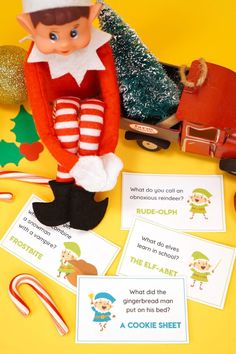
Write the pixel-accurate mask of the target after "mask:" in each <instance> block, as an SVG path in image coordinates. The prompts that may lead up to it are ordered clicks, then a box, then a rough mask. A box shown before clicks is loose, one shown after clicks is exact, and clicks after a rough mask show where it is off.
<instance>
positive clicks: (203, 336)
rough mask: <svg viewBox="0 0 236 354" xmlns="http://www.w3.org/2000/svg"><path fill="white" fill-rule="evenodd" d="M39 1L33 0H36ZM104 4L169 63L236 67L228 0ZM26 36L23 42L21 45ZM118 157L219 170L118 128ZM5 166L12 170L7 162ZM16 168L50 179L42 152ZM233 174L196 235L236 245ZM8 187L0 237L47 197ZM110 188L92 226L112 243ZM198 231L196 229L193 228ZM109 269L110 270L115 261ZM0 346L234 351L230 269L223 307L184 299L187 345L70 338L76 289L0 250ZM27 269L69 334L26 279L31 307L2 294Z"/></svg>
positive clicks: (32, 189)
mask: <svg viewBox="0 0 236 354" xmlns="http://www.w3.org/2000/svg"><path fill="white" fill-rule="evenodd" d="M39 1H40V0H39ZM109 4H110V5H111V6H112V7H113V8H114V9H115V10H116V11H117V12H118V13H119V14H120V15H122V17H123V18H124V19H125V20H126V22H128V23H129V24H130V25H131V26H132V27H133V28H135V29H136V30H137V32H138V33H139V35H140V37H141V38H142V39H143V41H144V42H145V43H146V44H147V45H148V47H149V48H150V50H151V51H152V52H153V53H154V54H156V55H157V56H158V57H159V58H160V60H161V61H164V62H169V63H173V64H178V65H179V64H182V63H186V64H190V63H191V61H192V59H195V58H198V57H204V58H205V59H207V60H208V61H211V62H214V63H217V64H221V65H223V66H227V67H229V68H231V69H233V70H236V60H235V37H236V31H235V18H236V2H235V0H224V1H223V0H221V1H219V0H198V1H193V0H192V1H186V0H159V1H158V0H145V1H138V0H126V1H124V0H109ZM20 11H21V1H20V0H11V1H4V2H3V1H1V5H0V44H1V45H3V44H13V45H17V44H18V40H19V39H20V38H22V37H23V36H24V35H25V33H24V31H23V30H21V28H20V27H19V25H18V24H17V22H16V19H15V18H16V15H17V14H18V13H20ZM27 46H28V43H26V44H24V47H25V48H27ZM17 111H18V108H17V107H8V108H6V107H0V121H1V124H0V127H1V128H0V139H6V140H10V139H14V136H13V135H11V134H12V133H10V129H12V127H13V123H12V122H11V121H10V118H13V117H14V116H16V114H17ZM117 153H118V155H119V156H120V157H121V158H122V159H123V161H124V166H125V167H124V170H125V171H128V172H143V173H183V174H188V173H190V174H220V173H221V172H220V170H219V169H218V161H217V160H215V159H208V158H204V157H201V156H195V155H189V154H184V153H182V152H181V151H180V150H179V148H178V146H177V144H176V145H175V144H173V146H171V148H170V149H169V150H168V151H162V152H159V153H151V152H147V151H144V150H141V149H140V148H138V147H137V145H136V143H135V142H127V141H125V140H124V131H120V140H119V145H118V148H117ZM4 169H8V170H10V169H11V170H15V169H16V167H15V166H14V165H12V164H8V165H6V166H5V168H4ZM17 169H18V170H21V171H25V172H31V173H36V174H40V175H44V176H48V177H51V178H53V176H54V174H55V169H56V164H55V162H54V160H53V159H52V157H50V155H49V153H48V152H46V151H44V153H43V154H41V157H40V159H39V160H38V161H36V162H28V161H26V160H25V159H24V160H22V161H21V162H20V165H19V166H18V167H17ZM235 182H236V177H233V176H230V175H227V174H224V186H225V206H226V221H227V232H226V233H201V234H200V236H201V237H203V238H207V239H210V240H213V241H217V242H221V243H224V244H226V245H230V246H236V232H235V231H236V213H235V211H234V208H233V196H234V193H235V191H236V188H235ZM8 190H9V191H11V192H12V193H14V195H15V199H14V201H12V202H3V201H0V238H2V236H3V235H4V233H5V231H6V230H7V228H8V227H9V225H10V224H11V222H12V221H13V220H14V218H15V217H16V215H17V214H18V212H19V211H20V209H21V208H22V207H23V205H24V204H25V202H26V200H27V199H28V198H29V196H30V195H31V194H32V193H35V194H37V195H38V196H39V197H42V198H45V199H50V198H51V193H50V191H49V189H48V188H46V187H38V186H35V185H30V184H24V183H20V182H15V181H3V180H0V191H8ZM108 194H109V197H110V204H109V209H108V212H107V214H106V216H105V218H104V220H103V221H102V223H101V224H100V225H99V227H97V229H96V230H95V231H96V232H98V233H99V234H101V235H102V236H104V237H106V238H107V239H109V240H111V241H113V242H115V243H116V244H118V245H119V246H121V247H122V246H123V245H124V244H125V240H126V237H127V232H124V231H120V216H121V212H120V208H121V179H120V180H119V183H118V185H117V187H116V188H115V189H114V190H113V191H112V192H110V193H108ZM198 235H199V234H198ZM119 258H120V256H119V257H118V258H117V259H116V261H115V263H114V264H113V265H112V267H111V268H110V270H109V273H108V274H110V275H113V274H114V273H115V270H116V268H117V264H118V260H119ZM0 269H1V272H0V353H1V354H13V353H14V354H21V353H22V354H23V353H24V354H31V353H35V354H36V353H45V352H47V353H49V352H54V353H57V354H59V353H68V354H73V353H79V352H80V353H83V354H84V353H92V352H93V353H98V354H99V353H104V354H105V353H107V354H108V353H111V351H112V352H113V353H119V352H120V351H121V350H122V351H124V352H125V351H126V352H129V353H143V352H145V353H153V352H158V353H159V354H164V353H168V354H172V353H175V354H178V353H181V354H185V353H186V354H190V353H191V354H197V353H198V354H199V353H201V354H210V353H214V354H223V353H224V354H233V353H236V341H235V333H236V332H235V319H236V272H235V269H234V271H233V275H232V280H231V283H230V286H229V291H228V295H227V298H226V304H225V309H224V310H217V309H214V308H212V307H208V306H205V305H202V304H198V303H196V302H192V301H189V302H188V310H189V333H190V344H189V345H76V344H75V343H74V337H75V296H74V295H73V294H71V293H70V292H69V291H67V290H65V289H64V288H62V287H61V286H59V285H57V284H56V283H54V282H53V281H52V280H50V279H48V278H46V277H45V276H43V275H42V274H40V273H38V272H37V271H35V270H34V269H31V268H30V267H29V266H27V265H25V264H24V263H23V262H21V261H19V260H18V259H16V258H15V257H13V256H12V255H10V254H8V253H6V252H5V251H4V250H2V249H0ZM22 272H29V273H31V274H34V275H36V276H37V277H38V278H39V279H40V280H41V281H42V282H43V283H44V284H45V286H46V287H47V288H48V289H49V290H50V292H51V294H52V296H53V297H54V298H55V300H56V302H57V304H58V306H59V308H60V309H61V311H62V313H63V315H64V317H65V319H66V321H67V323H68V325H69V328H70V334H69V335H67V336H65V337H60V336H59V335H58V334H57V332H56V329H55V328H54V325H53V323H52V321H51V319H50V317H49V316H48V314H47V313H46V311H45V309H44V308H43V307H42V306H41V303H40V301H39V300H38V299H37V297H36V295H35V294H33V292H32V290H31V289H29V287H27V286H23V287H21V289H20V290H21V293H22V295H23V297H24V298H25V300H26V301H27V303H28V304H29V305H30V307H31V309H32V315H31V316H30V317H29V318H27V319H25V318H23V317H22V315H21V314H19V313H18V312H17V310H16V309H15V307H14V306H13V304H12V303H11V301H10V300H9V297H8V294H7V289H8V285H9V282H10V280H11V278H12V277H13V276H15V275H16V274H18V273H22Z"/></svg>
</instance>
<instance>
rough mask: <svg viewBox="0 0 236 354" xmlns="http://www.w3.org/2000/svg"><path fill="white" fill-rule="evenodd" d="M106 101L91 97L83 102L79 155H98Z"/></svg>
mask: <svg viewBox="0 0 236 354" xmlns="http://www.w3.org/2000/svg"><path fill="white" fill-rule="evenodd" d="M103 117H104V103H103V102H102V101H100V100H95V99H89V100H85V101H83V102H82V103H81V111H80V126H79V127H80V141H79V155H80V156H88V155H97V154H98V149H99V142H100V136H101V133H102V128H103Z"/></svg>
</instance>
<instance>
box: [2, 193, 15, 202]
mask: <svg viewBox="0 0 236 354" xmlns="http://www.w3.org/2000/svg"><path fill="white" fill-rule="evenodd" d="M12 198H13V194H12V193H10V192H0V199H1V200H12Z"/></svg>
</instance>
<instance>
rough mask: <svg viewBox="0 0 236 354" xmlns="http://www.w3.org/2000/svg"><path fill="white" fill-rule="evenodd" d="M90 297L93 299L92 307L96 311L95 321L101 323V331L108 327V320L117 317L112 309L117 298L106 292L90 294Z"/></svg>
mask: <svg viewBox="0 0 236 354" xmlns="http://www.w3.org/2000/svg"><path fill="white" fill-rule="evenodd" d="M89 298H90V299H91V309H92V310H93V311H94V312H95V314H94V318H93V321H94V322H97V323H99V327H100V332H102V331H104V330H105V329H106V326H107V322H109V321H111V319H112V318H114V317H115V315H112V314H111V312H110V310H111V308H112V307H113V303H114V302H115V301H116V299H115V298H114V297H113V296H112V295H111V294H109V293H106V292H101V293H97V294H96V295H95V296H94V294H89Z"/></svg>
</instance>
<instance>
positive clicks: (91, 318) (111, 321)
mask: <svg viewBox="0 0 236 354" xmlns="http://www.w3.org/2000/svg"><path fill="white" fill-rule="evenodd" d="M76 322H77V323H76V342H77V343H90V344H91V343H153V344H155V343H179V344H183V343H188V320H187V305H186V295H185V279H184V278H158V277H157V278H147V277H139V278H134V277H131V278H129V277H125V278H124V277H86V276H81V277H80V276H79V277H78V282H77V314H76Z"/></svg>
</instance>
